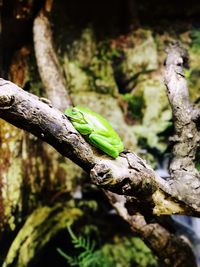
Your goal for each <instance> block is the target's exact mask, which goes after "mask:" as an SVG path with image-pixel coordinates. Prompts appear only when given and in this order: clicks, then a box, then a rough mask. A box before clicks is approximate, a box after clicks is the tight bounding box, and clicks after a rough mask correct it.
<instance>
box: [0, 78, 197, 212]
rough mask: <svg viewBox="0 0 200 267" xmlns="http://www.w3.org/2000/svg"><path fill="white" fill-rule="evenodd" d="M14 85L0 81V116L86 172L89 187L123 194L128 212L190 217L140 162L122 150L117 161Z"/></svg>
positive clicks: (183, 204) (47, 107) (190, 210)
mask: <svg viewBox="0 0 200 267" xmlns="http://www.w3.org/2000/svg"><path fill="white" fill-rule="evenodd" d="M42 100H43V99H40V98H38V97H37V96H35V95H32V94H30V93H28V92H25V91H24V90H22V89H21V88H19V87H18V86H16V85H15V84H13V83H11V82H9V81H5V80H3V79H1V80H0V117H1V118H3V119H4V120H6V121H8V122H10V123H11V124H13V125H15V126H17V127H19V128H22V129H24V130H26V131H28V132H30V133H32V134H34V135H35V136H37V137H39V138H41V139H42V140H44V141H45V142H47V143H49V144H50V145H52V146H53V147H54V148H55V149H56V150H57V151H58V152H60V153H61V154H62V155H63V156H65V157H68V158H70V159H71V160H72V161H74V162H75V163H76V164H78V165H79V166H81V167H82V168H83V169H84V170H86V171H87V172H88V173H90V176H91V178H92V181H93V183H95V184H96V185H98V186H100V187H102V188H104V189H106V190H110V191H112V192H114V193H117V194H121V195H124V196H126V200H127V203H129V204H130V203H131V205H129V206H131V207H132V210H134V211H138V210H140V211H141V213H143V214H144V215H145V213H146V214H148V215H150V214H157V215H160V214H193V215H196V216H198V215H199V212H200V207H195V208H192V207H191V206H188V205H187V203H184V202H181V201H179V200H178V198H174V196H173V192H172V191H171V188H170V187H169V185H168V184H167V182H165V181H164V180H163V179H162V178H160V177H159V176H158V175H157V174H156V173H155V172H154V171H153V170H152V169H151V168H150V167H149V166H148V165H147V164H146V162H145V161H144V160H142V159H140V158H139V157H137V156H136V155H135V154H134V153H131V152H123V153H121V155H120V156H119V157H118V158H117V159H116V160H113V159H111V158H110V157H108V156H106V155H104V154H102V153H101V152H100V151H99V150H97V149H96V148H94V147H92V146H90V145H89V144H88V143H87V142H86V141H85V140H84V138H83V137H82V136H81V135H80V134H79V133H78V132H77V131H76V130H75V129H74V127H73V126H72V124H71V123H70V122H69V121H68V119H67V118H66V116H64V114H63V113H61V112H60V111H58V110H57V109H54V108H52V107H51V106H49V105H48V104H47V103H44V102H42Z"/></svg>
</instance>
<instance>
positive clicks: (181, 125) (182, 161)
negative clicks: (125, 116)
mask: <svg viewBox="0 0 200 267" xmlns="http://www.w3.org/2000/svg"><path fill="white" fill-rule="evenodd" d="M187 63H188V54H187V52H186V50H185V49H183V48H182V47H181V46H180V45H179V43H175V44H173V45H171V47H169V48H168V50H167V60H166V70H165V83H166V86H167V94H168V98H169V102H170V105H171V108H172V112H173V117H174V125H175V135H174V136H173V138H172V139H171V141H172V142H173V143H174V145H173V160H172V161H171V164H170V175H171V180H170V183H171V187H172V188H173V190H174V191H176V192H177V195H179V199H180V200H183V201H186V202H187V203H189V204H190V205H192V206H193V207H194V208H195V206H198V207H199V206H200V198H199V195H200V173H199V172H198V170H197V169H196V168H195V157H196V153H197V149H198V147H199V146H200V132H199V129H198V127H197V120H198V114H199V111H198V110H196V109H195V108H194V107H193V105H192V104H191V103H190V100H189V93H188V87H187V82H186V79H185V77H184V67H187ZM195 119H196V121H195ZM192 203H193V204H192Z"/></svg>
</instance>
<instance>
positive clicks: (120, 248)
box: [102, 237, 157, 267]
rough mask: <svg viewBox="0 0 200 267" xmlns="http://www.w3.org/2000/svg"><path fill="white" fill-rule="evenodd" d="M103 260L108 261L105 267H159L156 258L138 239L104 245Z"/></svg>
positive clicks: (133, 238)
mask: <svg viewBox="0 0 200 267" xmlns="http://www.w3.org/2000/svg"><path fill="white" fill-rule="evenodd" d="M102 258H105V259H106V263H107V265H105V267H113V266H117V267H131V266H137V267H147V266H148V267H153V266H157V261H156V258H155V257H154V256H153V255H152V253H151V251H150V249H149V248H147V247H146V245H145V244H144V242H143V241H142V240H141V239H140V238H138V237H132V238H126V237H124V238H123V239H118V240H116V242H115V244H106V245H104V246H103V248H102Z"/></svg>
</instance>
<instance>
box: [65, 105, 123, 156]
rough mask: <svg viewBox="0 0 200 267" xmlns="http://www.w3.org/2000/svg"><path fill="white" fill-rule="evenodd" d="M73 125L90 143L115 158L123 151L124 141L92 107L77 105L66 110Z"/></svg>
mask: <svg viewBox="0 0 200 267" xmlns="http://www.w3.org/2000/svg"><path fill="white" fill-rule="evenodd" d="M65 115H66V116H67V117H69V119H70V121H71V122H72V124H73V126H74V127H75V129H76V130H78V131H79V132H80V133H81V134H82V135H85V136H86V139H87V140H88V142H89V143H91V144H92V145H94V146H95V147H97V148H99V149H101V150H102V151H103V152H105V153H106V154H108V155H109V156H111V157H113V158H117V157H118V155H119V153H120V152H122V151H123V149H124V146H123V143H122V141H121V139H120V137H119V136H118V134H117V133H116V132H115V130H114V129H113V128H112V126H111V125H110V123H109V122H108V121H107V120H106V119H104V118H103V117H102V116H100V115H99V114H97V113H95V112H93V111H92V110H90V109H87V108H84V107H80V106H76V107H70V108H68V109H66V110H65Z"/></svg>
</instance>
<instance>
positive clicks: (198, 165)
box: [195, 149, 200, 171]
mask: <svg viewBox="0 0 200 267" xmlns="http://www.w3.org/2000/svg"><path fill="white" fill-rule="evenodd" d="M195 167H196V169H197V170H198V171H200V149H199V150H198V151H197V154H196V159H195Z"/></svg>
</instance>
